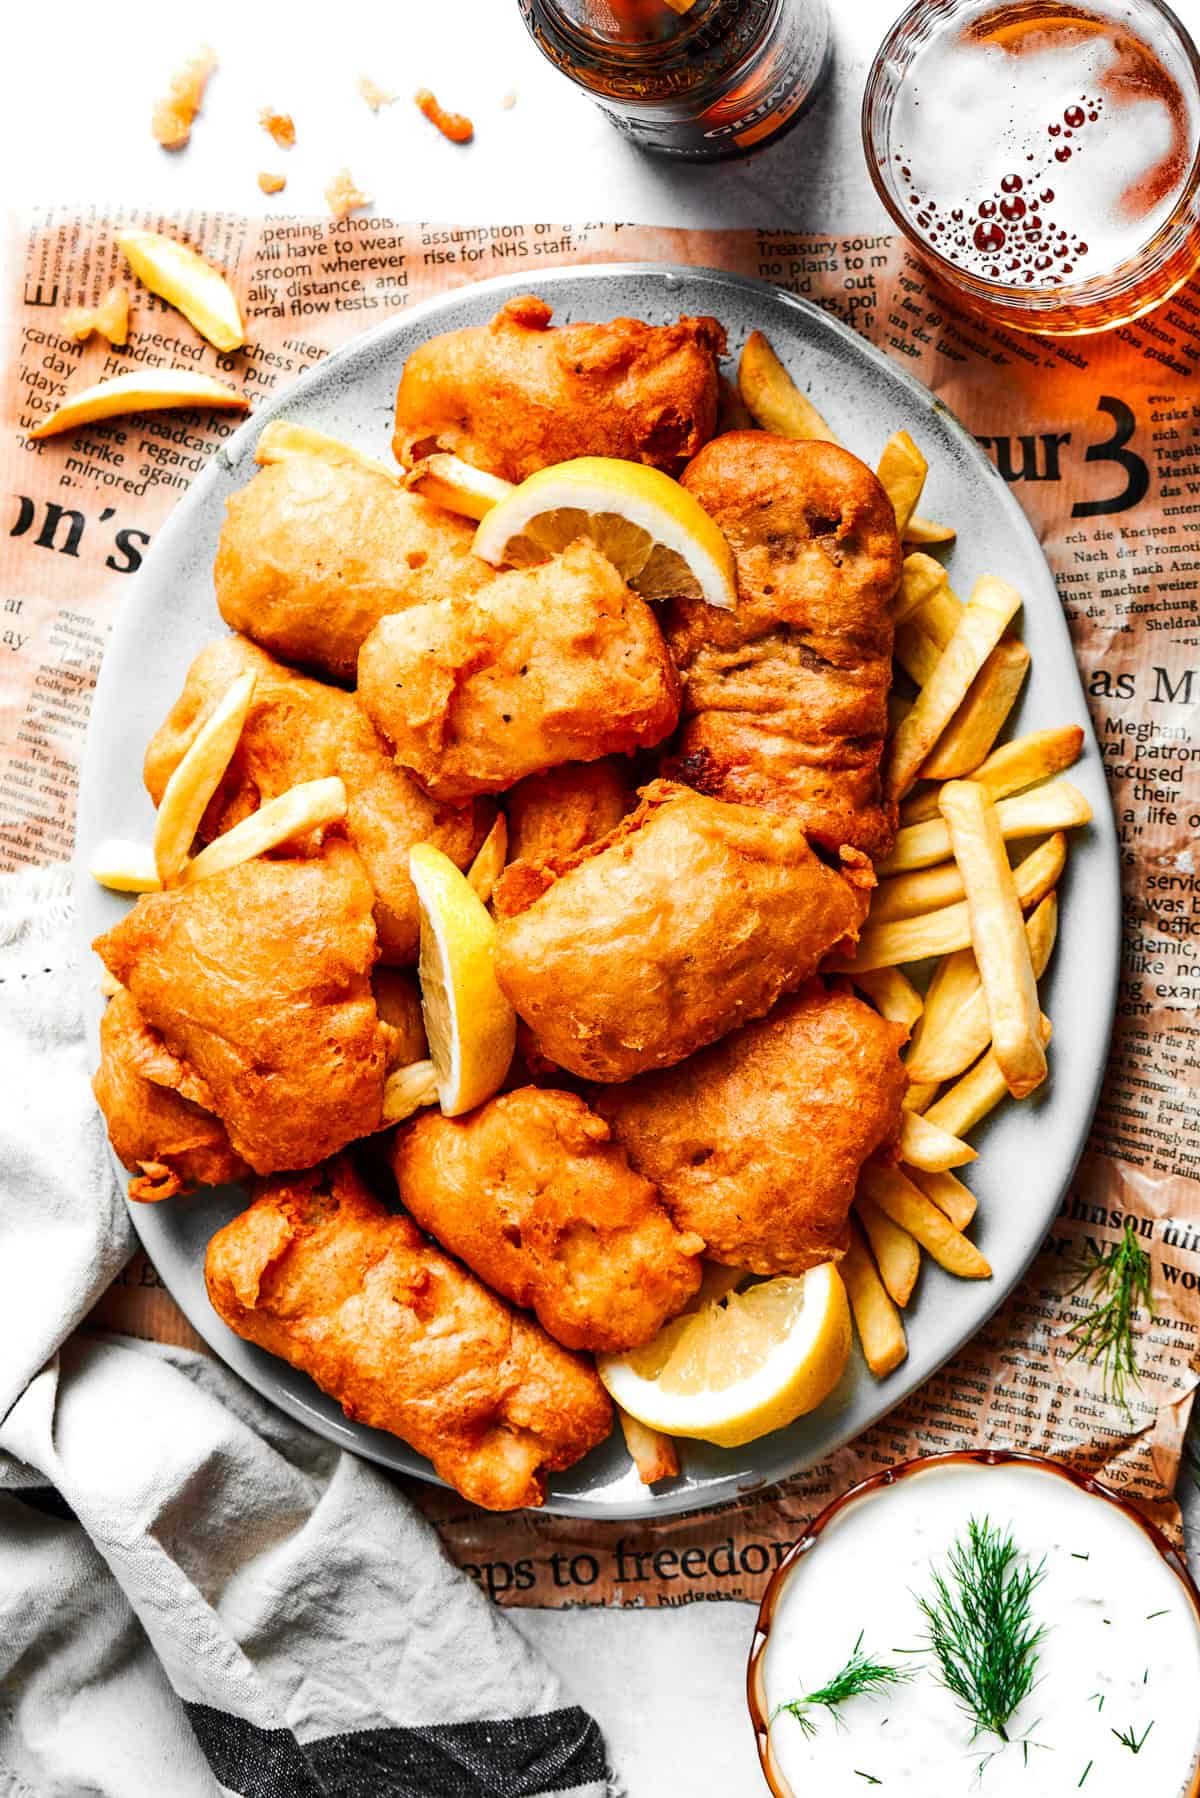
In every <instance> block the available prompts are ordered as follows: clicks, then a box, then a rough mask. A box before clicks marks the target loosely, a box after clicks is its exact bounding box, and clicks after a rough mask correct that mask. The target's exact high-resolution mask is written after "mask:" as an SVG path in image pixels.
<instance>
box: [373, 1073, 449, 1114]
mask: <svg viewBox="0 0 1200 1798" xmlns="http://www.w3.org/2000/svg"><path fill="white" fill-rule="evenodd" d="M437 1100H438V1089H437V1076H436V1075H435V1073H434V1071H433V1063H432V1062H431V1061H410V1062H409V1064H408V1066H407V1067H404V1068H396V1069H395V1071H394V1072H393V1073H391V1074H389V1075H388V1077H387V1079H386V1081H385V1082H384V1087H383V1116H382V1118H381V1119H380V1124H381V1126H384V1125H387V1124H402V1123H403V1122H404V1120H405V1118H410V1117H412V1115H413V1113H414V1112H416V1111H421V1110H423V1109H424V1107H425V1106H427V1105H436V1104H437Z"/></svg>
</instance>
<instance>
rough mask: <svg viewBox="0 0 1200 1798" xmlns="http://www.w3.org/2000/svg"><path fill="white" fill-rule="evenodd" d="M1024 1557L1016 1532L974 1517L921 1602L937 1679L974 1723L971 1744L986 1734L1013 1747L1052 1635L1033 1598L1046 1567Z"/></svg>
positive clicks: (1044, 1564) (1041, 1563) (919, 1601)
mask: <svg viewBox="0 0 1200 1798" xmlns="http://www.w3.org/2000/svg"><path fill="white" fill-rule="evenodd" d="M1019 1559H1020V1557H1019V1555H1018V1552H1017V1549H1016V1547H1015V1545H1014V1543H1013V1539H1012V1537H1011V1536H1010V1535H1002V1534H1001V1532H1000V1531H999V1530H998V1529H995V1528H994V1527H993V1526H992V1523H991V1521H990V1519H989V1518H987V1517H985V1518H983V1520H982V1522H981V1521H980V1519H979V1518H978V1517H972V1518H970V1519H969V1521H968V1523H967V1534H966V1538H965V1539H964V1538H962V1537H959V1539H958V1540H957V1541H956V1542H955V1543H954V1545H953V1546H952V1548H951V1549H950V1553H949V1557H948V1571H947V1572H946V1573H934V1576H933V1595H932V1597H927V1598H921V1597H918V1598H917V1603H918V1604H919V1605H920V1607H921V1611H922V1613H923V1614H924V1617H925V1621H926V1623H927V1624H928V1626H929V1629H928V1645H929V1647H930V1649H931V1650H932V1652H933V1655H934V1659H935V1660H936V1663H937V1677H939V1678H940V1680H941V1683H942V1684H943V1685H944V1686H945V1687H946V1688H947V1690H948V1691H950V1692H952V1693H953V1694H954V1696H955V1697H956V1698H957V1699H958V1701H959V1703H960V1704H961V1706H962V1708H963V1710H964V1711H965V1712H966V1713H967V1715H968V1716H969V1717H970V1718H971V1721H972V1723H973V1724H974V1729H973V1731H972V1735H971V1740H972V1741H974V1740H975V1737H976V1736H979V1735H983V1734H984V1733H985V1732H986V1733H988V1734H990V1735H994V1736H999V1738H1000V1740H1001V1741H1002V1742H1007V1741H1008V1740H1009V1735H1008V1723H1009V1720H1010V1718H1011V1717H1012V1715H1013V1712H1014V1711H1015V1710H1016V1709H1017V1706H1018V1705H1019V1704H1020V1703H1021V1701H1022V1700H1023V1699H1025V1698H1027V1697H1028V1696H1029V1693H1030V1692H1031V1691H1032V1690H1033V1685H1034V1675H1035V1672H1036V1670H1037V1661H1038V1649H1039V1646H1040V1644H1041V1641H1042V1638H1043V1636H1044V1635H1045V1633H1046V1631H1045V1627H1044V1625H1042V1624H1038V1623H1035V1622H1034V1618H1033V1610H1032V1606H1031V1603H1030V1600H1031V1599H1032V1597H1033V1594H1034V1592H1035V1591H1036V1590H1037V1588H1038V1586H1040V1585H1041V1583H1042V1581H1043V1580H1044V1579H1045V1577H1046V1563H1045V1561H1044V1560H1042V1561H1040V1562H1039V1563H1038V1565H1037V1566H1036V1567H1022V1566H1019V1565H1018V1562H1019Z"/></svg>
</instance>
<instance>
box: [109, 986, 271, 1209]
mask: <svg viewBox="0 0 1200 1798" xmlns="http://www.w3.org/2000/svg"><path fill="white" fill-rule="evenodd" d="M92 1091H93V1092H94V1093H95V1095H96V1103H97V1104H98V1105H99V1107H100V1109H101V1111H102V1112H103V1113H104V1117H105V1121H106V1123H107V1124H108V1137H109V1141H110V1142H111V1143H112V1146H113V1148H114V1149H115V1150H116V1152H117V1158H118V1160H120V1161H122V1162H123V1163H124V1165H125V1166H126V1167H127V1168H128V1169H129V1172H130V1173H131V1174H132V1175H133V1178H132V1179H131V1180H130V1182H129V1196H130V1198H131V1199H170V1198H173V1197H174V1196H175V1194H176V1193H177V1192H190V1191H191V1190H192V1188H193V1187H195V1186H222V1185H224V1184H225V1183H226V1182H227V1181H230V1180H244V1179H246V1178H247V1177H248V1175H249V1173H250V1169H249V1167H248V1166H247V1165H246V1163H245V1162H244V1161H243V1160H242V1158H241V1156H240V1155H238V1154H236V1153H235V1151H234V1149H233V1147H232V1145H231V1144H230V1141H229V1136H228V1133H227V1131H226V1129H225V1126H224V1124H222V1122H221V1120H220V1119H219V1118H216V1117H214V1116H213V1115H212V1113H211V1112H210V1111H206V1110H205V1109H204V1107H203V1106H202V1105H198V1104H197V1103H196V1102H195V1100H194V1099H193V1098H191V1097H190V1096H189V1095H190V1094H191V1093H194V1092H201V1093H203V1094H204V1095H205V1097H207V1089H206V1088H205V1087H204V1085H203V1083H202V1082H199V1081H197V1080H196V1079H195V1077H194V1076H193V1075H191V1074H189V1071H188V1069H187V1067H186V1066H185V1065H184V1063H183V1062H182V1061H180V1060H179V1058H178V1056H176V1055H172V1053H171V1051H170V1050H169V1049H168V1048H167V1045H166V1044H165V1043H164V1042H163V1040H162V1038H161V1037H160V1036H159V1035H158V1033H157V1031H154V1030H151V1029H150V1027H149V1025H148V1024H147V1023H146V1021H145V1019H144V1018H143V1017H142V1015H141V1013H140V1012H139V1011H138V1008H137V1005H136V1004H135V1002H134V999H133V995H132V994H131V993H128V992H126V990H125V988H124V987H122V988H121V989H120V991H119V992H117V993H115V994H114V995H113V997H112V998H111V999H110V1000H109V1002H108V1004H107V1006H106V1007H105V1010H104V1016H103V1017H102V1018H101V1020H100V1066H99V1067H98V1068H97V1069H96V1073H95V1077H94V1079H93V1080H92Z"/></svg>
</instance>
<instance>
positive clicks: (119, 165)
mask: <svg viewBox="0 0 1200 1798" xmlns="http://www.w3.org/2000/svg"><path fill="white" fill-rule="evenodd" d="M1175 5H1176V7H1177V10H1178V11H1179V13H1180V15H1181V17H1183V18H1184V20H1185V21H1187V22H1189V23H1192V24H1194V25H1195V26H1196V28H1197V29H1198V30H1200V0H1175ZM900 10H901V8H900V6H899V5H898V4H896V0H833V5H832V11H833V14H834V20H835V23H834V32H835V57H834V63H833V69H832V73H831V77H830V80H829V83H828V85H827V87H826V89H825V91H824V94H823V95H822V98H821V99H820V100H819V101H818V103H817V104H816V106H815V107H814V108H813V109H812V111H811V112H810V113H809V114H808V116H807V117H806V119H804V120H803V121H802V123H801V124H800V125H799V126H798V127H797V128H796V130H795V131H793V132H792V133H791V135H790V136H789V137H788V138H786V139H785V140H784V141H783V142H782V143H781V144H780V145H778V146H777V147H776V148H774V149H768V150H766V151H764V152H763V153H762V154H761V155H759V156H757V157H754V158H751V159H750V160H749V161H747V162H741V163H731V164H724V165H720V166H716V167H710V168H695V167H685V166H681V165H677V164H674V163H669V162H666V161H656V160H652V159H650V158H647V157H645V156H642V155H640V154H639V153H637V152H635V151H633V150H631V149H630V148H629V147H628V146H627V145H626V144H625V143H624V142H623V140H622V139H621V138H620V137H618V136H617V135H616V133H615V132H613V131H612V130H611V128H610V127H609V126H608V125H607V124H606V123H605V122H604V120H603V119H602V118H601V117H600V115H599V114H598V113H597V112H595V110H594V109H593V108H592V107H591V105H590V104H589V103H588V102H587V100H586V99H584V98H583V97H582V96H580V95H578V94H577V93H576V92H575V91H574V90H573V89H572V88H571V87H570V86H569V84H568V83H566V82H564V81H562V80H561V79H560V78H559V77H558V76H557V75H556V74H555V73H554V71H553V70H551V69H550V68H549V66H548V65H547V64H545V63H544V62H543V61H542V59H541V57H540V56H539V55H538V53H537V52H536V51H535V50H534V49H533V47H532V45H531V44H530V42H529V40H528V38H527V37H526V35H525V31H524V28H523V26H522V25H521V23H520V20H519V18H518V15H517V8H516V3H515V0H434V3H433V4H429V3H419V0H394V3H393V4H391V5H388V6H382V5H380V4H378V0H375V3H373V4H368V3H367V0H338V4H337V6H336V8H331V7H322V8H319V9H318V8H317V7H315V6H301V5H296V4H295V3H294V0H293V4H287V5H285V4H283V3H282V0H242V4H241V6H240V7H237V8H232V7H222V8H220V9H219V10H218V11H217V12H216V13H210V12H208V11H207V9H200V8H188V7H183V6H180V5H178V4H173V5H172V4H166V5H164V4H163V0H155V3H154V4H151V3H150V0H122V4H121V5H120V6H119V7H118V8H115V9H114V8H112V7H104V6H100V5H97V4H96V0H56V3H55V5H54V6H53V8H48V7H46V6H44V5H40V6H39V5H32V4H26V5H23V6H21V7H20V8H19V9H17V8H9V9H6V18H5V21H4V45H5V54H4V55H3V56H2V57H0V170H3V176H2V177H0V195H2V197H3V199H4V201H5V203H6V204H8V205H21V204H36V203H41V202H46V201H51V200H53V201H57V202H63V201H76V202H79V203H81V204H83V205H85V206H87V205H95V206H96V207H97V208H101V209H102V208H103V207H104V206H105V205H111V204H112V203H114V202H116V201H118V200H126V201H137V202H139V203H142V204H150V203H158V204H160V205H162V206H164V207H170V208H173V209H177V210H181V209H185V208H188V207H210V208H226V209H230V210H239V211H244V212H249V211H253V210H255V208H256V207H257V206H258V205H260V204H261V196H260V195H259V193H258V190H257V187H256V185H255V176H256V174H257V172H258V171H259V170H260V169H279V170H284V171H286V173H287V174H288V178H289V179H288V189H287V194H286V204H287V209H288V210H289V211H292V210H294V211H297V212H305V211H319V210H322V198H321V194H322V189H323V187H324V185H325V183H326V181H327V180H328V179H329V177H330V175H331V174H332V173H333V171H334V170H335V169H337V168H339V167H341V166H342V165H348V166H349V167H350V168H351V170H352V171H353V173H354V176H355V178H356V179H357V181H358V183H359V185H360V186H361V187H363V188H364V189H365V190H366V191H368V192H370V193H371V194H372V195H373V196H374V200H375V207H376V209H377V210H378V211H379V212H380V213H385V214H390V215H391V216H393V217H396V218H425V219H461V220H481V221H485V222H495V221H503V220H530V219H549V220H552V221H555V222H560V223H562V222H567V221H569V220H575V219H581V218H597V219H617V220H625V219H629V220H638V221H641V222H645V223H654V224H678V225H747V224H788V225H791V226H793V227H795V228H804V227H811V228H821V229H825V228H828V227H829V226H831V225H834V224H836V225H837V226H838V227H840V228H841V229H843V230H847V231H849V230H871V229H876V228H879V227H880V226H881V225H882V224H883V222H884V214H883V211H882V208H881V207H880V206H879V203H878V201H877V200H876V199H875V196H874V193H873V191H872V189H871V187H870V184H869V181H868V179H867V175H866V171H865V167H864V164H863V160H862V155H861V152H860V149H859V142H858V107H859V99H860V96H861V91H862V84H863V79H864V76H865V73H866V69H867V66H868V64H869V62H870V59H871V55H872V53H873V51H874V48H875V45H876V44H877V42H878V41H879V39H880V37H881V36H882V34H883V32H884V30H885V29H886V28H887V26H888V25H889V24H890V23H891V20H892V19H893V18H894V17H895V16H896V15H897V14H898V13H899V11H900ZM206 36H207V37H208V38H209V39H210V41H211V42H212V43H213V45H214V47H215V48H216V50H217V51H218V53H219V55H220V58H221V67H220V71H219V73H218V75H217V76H216V77H215V78H214V80H213V83H212V86H211V88H210V91H209V98H208V101H207V103H206V109H205V115H204V117H203V119H202V121H201V123H200V124H199V125H198V126H197V128H196V131H195V134H194V137H193V141H192V144H191V146H190V147H189V149H188V150H187V151H186V152H185V153H184V154H182V155H179V156H167V155H165V154H162V153H160V152H158V151H156V150H155V148H154V146H153V144H152V143H151V141H150V139H149V135H148V114H149V106H150V102H151V100H152V98H153V97H154V96H155V95H156V94H157V93H158V92H159V91H161V88H162V86H163V82H164V78H165V77H166V75H167V74H169V72H170V71H171V70H172V69H173V68H174V67H175V66H176V64H177V63H178V61H179V60H180V59H181V58H182V57H183V56H185V55H188V54H190V53H191V52H192V51H193V50H194V49H195V48H196V46H197V44H198V43H199V42H200V41H202V40H203V39H204V38H205V37H206ZM360 74H369V75H370V76H371V77H372V79H373V80H375V81H376V82H378V83H379V84H380V85H381V86H383V87H388V88H392V89H395V90H396V91H398V92H399V93H400V94H401V95H402V96H403V98H402V99H401V100H400V101H398V102H397V104H396V105H394V106H392V107H389V108H386V109H384V111H382V112H381V113H380V114H379V115H378V116H374V115H372V114H371V113H370V112H369V111H368V110H367V108H366V107H365V106H364V104H363V102H362V100H361V99H360V98H359V96H358V94H357V92H356V91H355V82H356V79H357V77H358V76H359V75H360ZM418 85H428V86H430V87H432V88H433V89H434V91H435V92H436V93H437V94H438V96H439V98H441V99H442V100H444V101H445V102H446V104H448V105H451V106H453V107H455V108H456V109H459V110H462V111H465V112H468V113H470V114H471V116H472V117H473V118H474V120H475V124H476V131H477V143H476V145H475V147H474V148H473V149H472V150H471V151H467V152H464V151H462V150H460V149H458V148H456V147H455V146H453V145H451V144H448V143H445V142H444V141H443V140H442V139H441V138H440V137H439V136H438V135H437V134H436V133H435V132H434V131H433V130H432V129H431V128H430V127H429V126H428V125H427V124H426V123H425V121H424V120H422V119H421V118H420V117H419V116H418V115H417V113H416V111H415V109H414V108H413V107H412V106H411V105H410V104H409V103H408V100H407V96H408V94H409V93H410V92H411V91H412V89H413V88H414V87H416V86H418ZM510 89H515V91H516V95H517V99H516V104H515V105H514V106H513V107H512V109H511V110H508V111H506V110H505V109H504V108H503V106H502V97H503V96H504V94H505V93H506V92H507V91H508V90H510ZM268 104H270V105H273V106H277V107H280V108H282V109H284V110H288V111H291V112H292V113H293V115H294V117H295V120H296V125H297V133H298V141H297V145H296V148H295V149H294V150H293V151H291V152H290V153H289V152H283V151H279V150H277V149H276V148H275V147H274V146H273V145H272V144H271V143H270V142H269V140H268V139H267V138H266V137H265V136H264V135H263V133H262V132H261V131H260V130H259V128H258V126H257V122H256V121H257V114H258V110H259V108H260V107H262V106H264V105H268ZM276 204H278V203H276ZM1196 1496H1197V1495H1196V1494H1195V1493H1194V1492H1193V1493H1192V1494H1191V1500H1190V1502H1191V1504H1192V1517H1193V1522H1194V1524H1195V1525H1196V1527H1197V1528H1198V1529H1200V1515H1198V1514H1197V1512H1198V1510H1200V1506H1197V1505H1196V1503H1195V1499H1196ZM510 1615H511V1616H512V1617H513V1619H514V1621H515V1622H516V1623H517V1625H518V1627H519V1628H520V1629H521V1630H522V1631H523V1632H524V1633H525V1634H526V1635H527V1636H528V1637H530V1638H531V1639H532V1640H533V1641H536V1642H537V1643H538V1644H539V1645H540V1646H541V1647H542V1649H543V1650H544V1652H545V1653H546V1654H547V1655H548V1657H549V1658H550V1660H551V1661H552V1662H553V1663H554V1664H555V1665H556V1666H557V1667H558V1668H559V1669H560V1671H561V1674H562V1678H563V1681H564V1683H565V1685H566V1687H567V1689H568V1692H569V1693H570V1695H571V1696H572V1697H573V1698H575V1699H577V1700H578V1702H580V1703H581V1704H584V1705H586V1706H588V1707H589V1708H590V1709H591V1710H592V1711H593V1712H594V1713H595V1715H596V1716H597V1717H598V1718H599V1719H600V1722H601V1724H602V1725H603V1728H604V1730H605V1733H606V1735H607V1737H608V1740H609V1744H610V1747H611V1750H612V1755H613V1759H614V1762H615V1765H616V1767H617V1770H618V1772H619V1774H620V1777H621V1778H622V1780H623V1781H624V1783H625V1786H626V1789H627V1793H628V1798H666V1794H676V1793H678V1794H685V1793H686V1794H709V1793H718V1792H719V1793H721V1794H722V1798H761V1795H762V1794H763V1793H764V1792H765V1787H764V1785H763V1782H762V1780H761V1778H760V1775H759V1772H758V1764H757V1758H756V1756H755V1752H754V1746H753V1741H752V1738H751V1733H750V1728H749V1724H748V1721H747V1718H746V1711H745V1700H744V1674H745V1660H746V1654H747V1650H748V1647H749V1643H750V1638H751V1632H752V1624H753V1612H752V1610H751V1608H750V1607H749V1606H746V1605H737V1604H705V1605H695V1606H692V1607H691V1608H690V1609H686V1610H670V1611H665V1612H651V1611H641V1612H637V1611H634V1612H628V1611H627V1612H605V1611H589V1610H578V1611H545V1612H539V1611H515V1612H511V1613H510Z"/></svg>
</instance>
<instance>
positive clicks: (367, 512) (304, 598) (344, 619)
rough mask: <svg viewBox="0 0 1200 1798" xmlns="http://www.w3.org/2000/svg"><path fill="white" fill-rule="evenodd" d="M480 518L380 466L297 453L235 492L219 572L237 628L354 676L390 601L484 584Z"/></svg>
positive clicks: (344, 677)
mask: <svg viewBox="0 0 1200 1798" xmlns="http://www.w3.org/2000/svg"><path fill="white" fill-rule="evenodd" d="M474 529H475V527H474V525H473V524H471V522H470V521H469V520H468V519H463V518H458V517H456V516H455V514H454V513H452V512H445V511H443V510H442V509H441V508H440V507H439V506H433V505H430V503H429V501H428V500H425V499H422V498H421V497H420V495H419V494H416V493H407V492H405V491H404V489H403V488H401V487H398V486H396V484H395V483H394V482H392V481H389V480H388V478H387V476H386V475H384V474H375V473H374V472H373V471H372V470H371V469H369V468H362V467H358V466H354V465H350V464H345V463H334V462H328V461H325V460H323V459H322V458H321V457H320V456H288V457H286V458H285V459H284V460H283V461H281V462H276V463H273V464H271V465H270V466H269V467H267V468H263V469H260V470H259V472H258V473H257V474H256V475H255V476H254V479H253V480H252V481H250V482H249V483H248V485H247V486H245V487H243V488H242V489H241V491H240V492H238V493H235V494H234V495H233V497H232V498H231V499H230V501H229V506H228V512H227V515H226V519H225V523H224V525H223V526H222V529H221V538H220V542H219V544H218V546H217V559H216V562H215V563H214V565H213V582H214V584H215V586H216V591H217V606H218V608H219V610H220V613H221V616H222V618H223V619H224V620H225V622H226V624H228V625H229V626H230V628H231V629H233V630H235V631H244V632H245V634H246V636H248V637H252V638H253V639H254V641H255V642H256V643H259V644H261V645H262V647H263V648H264V649H269V650H270V651H271V653H272V655H277V656H281V657H282V659H283V660H284V661H285V662H298V663H300V664H301V665H302V666H303V667H308V668H315V669H317V670H319V671H320V672H321V673H323V674H328V675H331V676H332V677H333V679H334V680H340V681H344V682H345V683H347V684H350V683H352V682H353V680H354V668H355V663H356V662H357V660H358V651H359V647H360V645H361V644H362V641H363V639H364V637H366V635H367V633H368V632H369V631H370V630H371V629H372V627H373V626H374V625H376V624H378V622H379V620H380V619H381V618H383V617H384V616H385V615H386V614H387V613H389V612H400V611H403V610H404V608H405V606H411V605H419V604H421V603H422V602H423V601H425V600H430V599H441V598H443V597H444V596H449V595H451V594H457V595H459V596H462V597H466V596H467V595H468V594H471V593H475V592H478V590H479V589H480V588H481V587H484V586H486V585H487V583H488V582H489V581H490V580H491V579H492V578H493V573H492V570H491V569H490V568H489V567H488V566H487V564H486V563H484V562H481V561H480V560H479V559H478V558H477V557H475V556H473V555H472V554H471V540H472V537H473V535H474Z"/></svg>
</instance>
